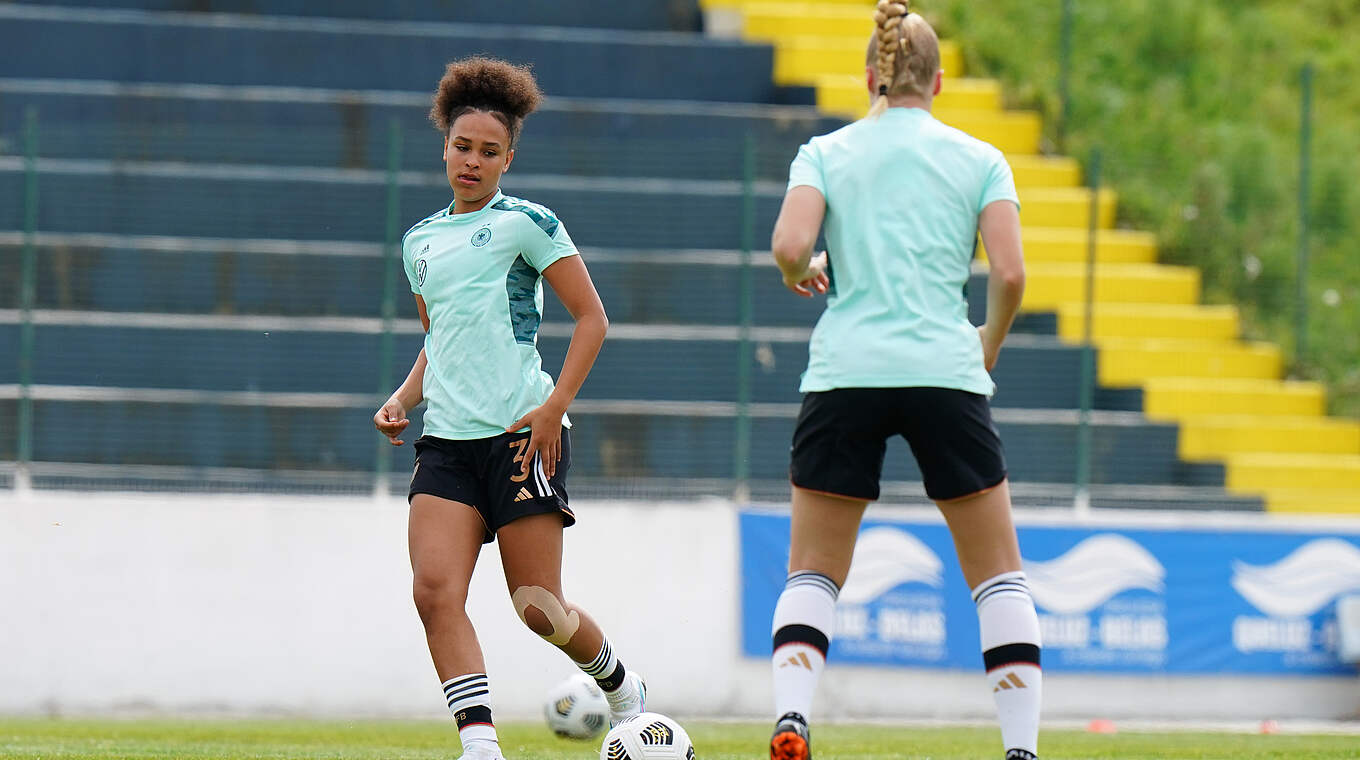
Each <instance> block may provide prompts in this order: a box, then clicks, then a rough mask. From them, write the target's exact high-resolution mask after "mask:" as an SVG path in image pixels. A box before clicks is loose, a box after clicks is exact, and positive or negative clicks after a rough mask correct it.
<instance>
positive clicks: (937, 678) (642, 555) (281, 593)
mask: <svg viewBox="0 0 1360 760" xmlns="http://www.w3.org/2000/svg"><path fill="white" fill-rule="evenodd" d="M577 507H578V515H579V518H580V522H579V523H578V525H577V526H576V527H574V528H572V529H570V530H568V531H567V533H566V536H567V539H566V562H565V564H566V567H565V568H564V588H565V590H566V593H567V595H568V596H569V597H570V598H571V599H572V600H573V601H575V602H577V603H578V604H580V605H582V606H583V607H585V608H586V609H588V610H589V611H590V612H591V614H592V615H593V616H594V617H595V618H596V620H598V621H599V622H600V623H601V624H602V625H603V627H604V628H605V630H606V631H607V633H608V634H609V636H610V637H611V639H612V640H613V642H614V644H615V648H616V650H617V651H618V652H619V653H620V655H621V656H622V658H623V660H624V662H625V663H626V664H627V665H628V666H629V667H632V668H636V669H638V670H640V671H641V672H642V673H644V674H645V675H646V677H647V679H648V683H649V692H650V699H649V703H650V706H651V707H652V708H653V709H656V710H660V711H663V712H668V713H672V714H675V715H678V716H689V717H697V716H727V717H732V716H736V717H752V718H761V719H763V718H765V717H766V716H767V714H768V713H769V711H770V694H769V691H770V687H769V664H768V661H766V660H764V659H761V658H758V657H749V656H746V655H744V654H743V652H742V643H741V642H742V632H741V625H742V612H741V609H742V605H743V598H742V597H743V593H742V582H741V570H740V568H741V552H742V549H741V537H740V528H739V511H738V509H737V508H736V507H734V506H733V505H732V504H730V503H726V502H717V501H715V502H705V503H694V504H674V505H665V504H663V505H640V504H623V503H613V502H601V503H582V504H579V505H577ZM870 514H871V516H878V517H884V516H892V515H894V514H899V513H898V512H894V511H892V510H888V509H875V510H871V512H870ZM900 514H907V515H910V516H911V517H912V519H916V520H930V519H933V518H932V517H931V516H930V513H929V512H922V511H911V512H901V513H900ZM405 518H406V515H405V505H404V503H403V502H401V501H383V502H378V501H373V500H368V499H339V498H297V497H273V496H213V495H167V494H126V495H98V494H85V493H79V494H76V493H47V492H42V493H37V494H34V495H32V496H29V497H27V498H23V499H20V498H18V497H15V496H11V495H8V494H7V495H4V496H0V557H3V564H2V567H3V572H0V611H2V612H3V618H0V620H3V622H2V623H0V713H20V714H38V713H52V714H104V713H146V712H153V713H171V714H198V713H213V714H232V715H277V714H303V715H322V716H354V715H365V716H402V717H432V718H437V717H441V716H442V717H446V713H445V711H444V709H443V700H442V697H441V694H440V691H439V684H438V683H437V678H436V676H435V674H434V672H433V668H432V667H431V665H430V663H429V658H428V655H427V652H426V650H425V642H424V638H423V635H422V632H421V628H420V624H419V621H418V619H417V617H416V613H415V610H414V607H413V605H412V603H411V601H410V593H409V589H410V569H409V565H408V563H407V557H406V548H405V538H406V537H405V531H406V519H405ZM1103 519H1104V518H1103ZM1110 519H1117V520H1118V521H1119V524H1121V525H1126V526H1127V525H1134V526H1138V525H1162V526H1166V525H1167V524H1169V523H1173V522H1175V521H1177V520H1187V521H1192V522H1193V521H1194V519H1195V518H1192V517H1174V516H1166V515H1154V516H1151V517H1147V518H1141V517H1138V516H1135V515H1123V516H1119V517H1118V518H1110ZM1233 519H1234V520H1235V521H1240V520H1241V519H1242V518H1233ZM1264 519H1265V518H1261V520H1264ZM1031 522H1033V523H1035V524H1040V523H1042V524H1055V523H1070V522H1071V520H1070V518H1068V517H1066V516H1064V515H1059V514H1056V513H1044V514H1043V515H1039V516H1028V515H1022V516H1021V524H1022V525H1024V524H1028V523H1031ZM1346 526H1347V530H1348V531H1350V532H1351V533H1354V532H1356V530H1357V529H1356V524H1355V523H1354V522H1351V523H1347V524H1346ZM1309 527H1311V528H1312V529H1313V530H1322V531H1323V532H1325V531H1326V527H1322V528H1319V527H1318V525H1317V524H1309ZM944 561H945V562H946V563H952V562H953V558H952V557H945V558H944ZM945 591H946V592H947V593H951V594H959V595H965V594H966V589H964V588H962V586H961V584H960V585H959V587H957V588H953V587H950V588H947V589H945ZM965 598H966V597H965ZM469 607H470V611H471V615H472V618H473V621H474V623H475V624H476V625H477V627H478V630H479V633H480V636H481V640H482V644H483V649H484V651H485V655H486V662H487V670H488V673H489V675H490V677H491V682H492V694H493V699H494V706H495V709H496V712H497V714H498V716H500V717H502V718H526V717H531V716H535V715H537V714H539V711H540V709H541V705H540V701H541V697H542V695H543V694H544V693H545V692H546V691H547V689H548V688H549V687H550V686H551V685H552V684H554V683H555V682H556V681H558V680H559V679H561V678H563V677H565V676H566V675H567V674H569V673H570V672H571V670H572V666H571V665H570V663H569V662H568V661H567V659H566V658H565V657H564V656H563V655H562V654H560V653H559V652H558V651H557V650H556V649H554V648H553V647H551V646H549V645H548V644H546V643H544V642H543V641H541V640H539V639H538V638H537V637H536V636H534V635H533V634H531V633H529V632H528V631H527V630H526V629H525V628H524V627H523V625H522V624H521V623H520V622H519V620H518V619H517V618H516V617H515V614H514V611H513V610H512V608H511V605H510V603H509V599H508V594H507V592H506V590H505V587H504V583H503V581H502V579H501V575H500V563H499V558H498V556H497V554H496V551H495V546H494V545H491V546H488V547H487V548H486V551H484V552H483V555H482V559H481V564H480V566H479V567H478V570H477V574H476V577H475V578H474V582H473V589H472V592H471V595H470V600H469ZM980 659H981V658H980V656H979V657H978V660H979V661H980ZM827 673H828V676H827V677H826V678H825V679H824V681H823V685H822V688H821V691H820V693H819V697H818V711H819V713H820V714H821V715H823V716H826V717H838V718H892V717H902V718H944V719H948V718H986V717H987V716H989V715H990V714H991V709H992V707H991V697H990V694H988V693H986V692H985V689H984V686H983V679H982V675H981V673H980V665H979V667H977V668H966V669H965V668H959V669H951V670H935V669H925V668H904V667H885V666H864V665H845V664H840V665H837V664H835V663H834V662H833V664H832V665H831V666H830V668H829V669H828V671H827ZM1045 680H1046V682H1045V714H1046V715H1047V716H1048V717H1051V718H1085V717H1105V718H1151V719H1166V718H1179V719H1187V718H1200V719H1263V718H1287V717H1311V718H1336V717H1344V716H1351V715H1355V714H1357V712H1360V681H1357V678H1356V677H1355V675H1353V674H1351V675H1345V674H1332V675H1326V676H1309V677H1299V676H1278V675H1271V676H1264V675H1232V676H1225V675H1186V676H1171V675H1165V674H1152V675H1096V674H1083V673H1070V672H1057V673H1055V672H1050V673H1048V674H1047V676H1046V679H1045Z"/></svg>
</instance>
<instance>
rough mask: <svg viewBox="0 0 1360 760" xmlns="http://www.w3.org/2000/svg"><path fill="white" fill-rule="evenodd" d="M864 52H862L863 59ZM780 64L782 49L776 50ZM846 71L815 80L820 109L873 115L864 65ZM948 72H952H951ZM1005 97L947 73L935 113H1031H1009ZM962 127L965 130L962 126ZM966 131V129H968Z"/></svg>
mask: <svg viewBox="0 0 1360 760" xmlns="http://www.w3.org/2000/svg"><path fill="white" fill-rule="evenodd" d="M863 56H864V51H863V50H862V49H861V50H860V57H861V58H863ZM775 60H776V62H777V61H778V50H777V49H776V51H775ZM844 71H845V70H843V69H842V70H840V71H836V72H835V73H826V74H822V75H821V76H818V77H816V78H815V79H813V80H812V85H813V87H814V88H815V96H816V102H817V107H818V108H820V109H821V110H823V111H825V112H826V113H829V114H836V115H838V116H843V117H845V118H847V119H858V118H860V117H861V116H864V115H865V114H866V113H868V112H869V106H870V105H871V101H870V98H869V90H868V84H867V82H866V80H865V77H864V73H863V71H864V65H863V63H861V64H860V67H859V68H858V69H850V71H853V72H856V73H854V74H846V73H844ZM947 71H952V70H948V69H947ZM1004 107H1005V104H1004V100H1003V99H1002V97H1001V84H1000V83H999V82H997V81H996V80H994V79H981V78H978V79H974V78H971V77H960V76H956V75H954V74H952V73H951V74H946V75H945V78H944V82H943V84H941V86H940V94H939V95H936V96H935V100H934V103H933V105H932V110H934V111H936V112H938V113H948V112H955V111H972V112H975V113H979V114H984V113H990V114H1004V113H1029V112H1028V111H1011V112H1008V111H1005V110H1003V109H1004ZM960 128H962V127H960ZM965 131H966V130H965Z"/></svg>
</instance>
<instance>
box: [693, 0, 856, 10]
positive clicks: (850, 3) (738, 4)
mask: <svg viewBox="0 0 1360 760" xmlns="http://www.w3.org/2000/svg"><path fill="white" fill-rule="evenodd" d="M769 4H770V0H699V7H700V8H703V9H704V10H711V9H714V8H745V7H746V6H748V5H769ZM875 4H876V3H875V2H874V0H810V1H809V2H804V3H801V5H825V6H834V7H839V8H859V9H861V10H863V11H864V12H866V13H873V11H874V5H875Z"/></svg>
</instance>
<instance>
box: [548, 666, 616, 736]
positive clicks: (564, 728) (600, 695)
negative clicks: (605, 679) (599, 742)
mask: <svg viewBox="0 0 1360 760" xmlns="http://www.w3.org/2000/svg"><path fill="white" fill-rule="evenodd" d="M543 717H544V718H546V719H547V720H548V728H551V729H552V730H553V733H555V734H557V735H558V736H562V737H566V738H569V739H593V738H594V737H596V736H599V734H600V732H601V731H603V730H604V727H605V726H607V725H609V703H608V702H607V701H605V698H604V692H603V691H601V690H600V686H599V684H596V683H595V679H593V678H591V677H590V676H588V675H586V674H585V673H574V674H572V676H571V677H570V678H568V679H567V680H565V681H563V682H562V683H559V684H558V685H556V686H554V687H553V688H552V690H551V691H549V692H548V700H547V702H545V703H544V704H543Z"/></svg>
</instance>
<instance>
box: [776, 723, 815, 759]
mask: <svg viewBox="0 0 1360 760" xmlns="http://www.w3.org/2000/svg"><path fill="white" fill-rule="evenodd" d="M770 760H812V744H811V740H810V739H809V738H808V726H807V721H806V720H804V719H803V716H802V715H799V714H798V713H796V712H790V713H784V716H783V717H782V718H780V719H779V722H778V723H776V724H775V726H774V734H773V735H772V736H770Z"/></svg>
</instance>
